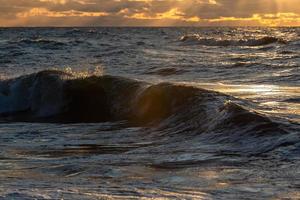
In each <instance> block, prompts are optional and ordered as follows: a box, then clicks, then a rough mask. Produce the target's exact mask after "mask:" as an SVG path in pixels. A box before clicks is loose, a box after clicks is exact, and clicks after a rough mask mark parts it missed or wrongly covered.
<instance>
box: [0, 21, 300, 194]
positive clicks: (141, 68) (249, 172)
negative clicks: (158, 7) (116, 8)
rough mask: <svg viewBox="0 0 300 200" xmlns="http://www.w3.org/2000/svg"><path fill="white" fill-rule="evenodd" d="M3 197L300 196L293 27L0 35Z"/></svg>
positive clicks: (297, 36)
mask: <svg viewBox="0 0 300 200" xmlns="http://www.w3.org/2000/svg"><path fill="white" fill-rule="evenodd" d="M0 199H26V200H27V199H81V200H85V199H145V200H146V199H205V200H206V199H207V200H210V199H212V200H214V199H216V200H217V199H220V200H223V199H233V200H234V199H238V200H242V199H247V200H248V199H256V200H257V199H300V28H288V27H286V28H283V27H282V28H262V27H176V28H175V27H173V28H171V27H161V28H150V27H149V28H143V27H139V28H129V27H98V28H94V27H85V28H80V27H77V28H75V27H70V28H0Z"/></svg>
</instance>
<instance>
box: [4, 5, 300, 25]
mask: <svg viewBox="0 0 300 200" xmlns="http://www.w3.org/2000/svg"><path fill="white" fill-rule="evenodd" d="M298 4H299V0H251V1H250V0H109V1H108V0H9V1H7V0H0V26H76V25H78V26H85V25H86V26H107V25H109V26H177V25H178V26H185V25H187V26H190V25H193V26H228V25H230V26H231V25H233V26H300V19H299V18H300V16H299V15H300V6H298Z"/></svg>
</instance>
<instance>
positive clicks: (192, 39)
mask: <svg viewBox="0 0 300 200" xmlns="http://www.w3.org/2000/svg"><path fill="white" fill-rule="evenodd" d="M180 41H181V42H183V43H184V44H189V45H205V46H263V45H268V44H273V43H282V44H285V43H287V42H286V41H284V40H283V39H281V38H277V37H271V36H266V37H262V38H255V39H245V40H230V39H215V38H205V37H201V36H200V35H198V34H191V35H184V36H182V37H181V38H180Z"/></svg>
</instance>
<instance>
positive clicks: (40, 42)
mask: <svg viewBox="0 0 300 200" xmlns="http://www.w3.org/2000/svg"><path fill="white" fill-rule="evenodd" d="M10 43H12V44H17V45H21V46H23V45H26V46H38V47H40V48H47V49H56V48H60V47H63V46H64V45H67V44H66V43H64V42H60V41H56V40H50V39H20V40H17V41H13V42H10Z"/></svg>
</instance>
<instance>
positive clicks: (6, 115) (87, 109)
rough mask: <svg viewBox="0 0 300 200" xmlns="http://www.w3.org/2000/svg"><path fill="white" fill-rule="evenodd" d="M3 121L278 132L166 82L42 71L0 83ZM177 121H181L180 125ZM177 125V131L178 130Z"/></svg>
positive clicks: (209, 94) (226, 103)
mask: <svg viewBox="0 0 300 200" xmlns="http://www.w3.org/2000/svg"><path fill="white" fill-rule="evenodd" d="M0 93H1V96H0V102H1V107H0V113H1V118H2V120H7V121H42V122H61V123H64V122H66V123H70V122H79V123H82V122H105V121H120V120H127V121H129V122H130V123H133V124H141V125H149V124H150V125H151V124H160V126H162V127H164V126H166V127H167V126H170V125H171V126H174V124H176V127H177V128H178V130H180V129H185V128H189V129H190V128H192V129H194V130H202V131H204V132H205V131H208V132H211V131H216V130H223V131H224V130H225V129H228V130H230V129H232V128H239V129H241V127H245V128H247V131H249V132H251V130H253V132H255V133H256V134H259V133H264V134H267V133H268V132H272V133H274V132H282V130H280V129H279V128H278V125H277V124H276V123H273V122H272V121H271V120H270V119H268V118H267V117H265V116H262V115H260V114H258V113H255V112H252V111H250V110H248V109H246V108H244V107H242V106H240V105H238V104H236V103H234V102H233V100H234V98H233V97H231V96H228V95H225V94H222V93H218V92H214V91H209V90H204V89H199V88H194V87H189V86H183V85H174V84H170V83H160V84H155V85H151V84H149V83H146V82H140V81H136V80H132V79H127V78H122V77H115V76H109V75H103V76H91V77H86V78H74V77H73V76H72V75H71V74H68V73H65V72H62V71H42V72H39V73H35V74H31V75H27V76H22V77H19V78H16V79H11V80H6V81H2V82H1V84H0ZM180 122H185V123H184V124H182V123H180ZM181 126H182V127H181Z"/></svg>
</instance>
